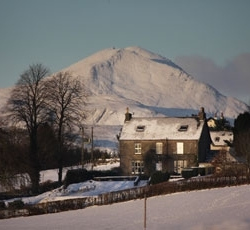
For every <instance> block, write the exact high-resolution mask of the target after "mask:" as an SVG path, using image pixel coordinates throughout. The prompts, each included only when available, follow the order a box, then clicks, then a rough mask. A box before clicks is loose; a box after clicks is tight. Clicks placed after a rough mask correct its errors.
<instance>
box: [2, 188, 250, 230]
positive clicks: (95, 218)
mask: <svg viewBox="0 0 250 230" xmlns="http://www.w3.org/2000/svg"><path fill="white" fill-rule="evenodd" d="M249 194H250V185H242V186H236V187H226V188H217V189H210V190H201V191H193V192H183V193H175V194H170V195H164V196H158V197H152V198H148V199H147V229H150V230H161V229H168V230H172V229H174V230H175V229H176V230H180V229H186V230H188V229H193V230H215V229H216V230H217V229H218V230H224V229H225V230H248V229H250V196H249ZM143 216H144V200H143V199H142V200H134V201H129V202H124V203H118V204H112V205H106V206H93V207H89V208H86V209H82V210H77V211H68V212H62V213H56V214H47V215H41V216H31V217H20V218H12V219H5V220H0V229H4V230H13V229H19V230H29V229H30V230H31V229H32V230H45V229H53V230H57V229H58V230H59V229H60V230H68V229H71V230H73V229H95V230H103V229H110V230H112V229H119V230H120V229H124V230H127V229H129V230H133V229H134V230H138V229H143Z"/></svg>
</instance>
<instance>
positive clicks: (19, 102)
mask: <svg viewBox="0 0 250 230" xmlns="http://www.w3.org/2000/svg"><path fill="white" fill-rule="evenodd" d="M48 74H49V70H48V69H47V68H46V67H44V66H43V65H42V64H34V65H31V66H29V68H28V69H27V70H26V71H25V72H24V73H23V74H21V76H20V79H19V81H18V82H17V84H16V86H15V88H14V89H13V90H12V92H11V96H10V99H9V101H8V105H7V106H8V112H9V113H10V117H11V119H12V121H14V122H17V123H20V124H21V125H23V126H24V127H25V128H26V129H27V131H28V135H29V167H28V169H27V171H28V174H29V176H30V179H31V183H32V191H33V192H34V193H37V192H38V190H39V180H40V163H39V159H38V146H37V131H38V127H39V126H40V125H41V124H42V123H44V122H45V121H46V120H47V109H46V101H45V99H46V98H47V97H46V95H45V94H46V93H47V91H46V90H45V84H44V82H43V79H44V78H45V77H46V76H47V75H48Z"/></svg>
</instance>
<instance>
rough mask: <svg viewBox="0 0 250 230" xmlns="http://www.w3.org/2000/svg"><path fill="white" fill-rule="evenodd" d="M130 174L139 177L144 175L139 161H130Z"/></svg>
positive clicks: (141, 162)
mask: <svg viewBox="0 0 250 230" xmlns="http://www.w3.org/2000/svg"><path fill="white" fill-rule="evenodd" d="M131 174H133V175H140V174H144V162H143V161H140V160H132V161H131Z"/></svg>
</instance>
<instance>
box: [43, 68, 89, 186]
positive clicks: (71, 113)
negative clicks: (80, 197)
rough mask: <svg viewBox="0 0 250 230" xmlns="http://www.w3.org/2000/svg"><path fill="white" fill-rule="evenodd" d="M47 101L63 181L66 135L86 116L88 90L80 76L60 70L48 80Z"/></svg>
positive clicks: (59, 177)
mask: <svg viewBox="0 0 250 230" xmlns="http://www.w3.org/2000/svg"><path fill="white" fill-rule="evenodd" d="M46 89H47V92H48V95H47V96H48V97H47V103H48V107H49V108H50V111H51V117H52V119H53V124H54V127H55V130H56V133H57V134H56V136H57V151H56V155H57V160H58V169H59V172H58V182H60V183H61V182H62V167H63V147H64V145H65V135H66V134H67V131H69V130H71V129H72V127H74V126H78V127H79V123H80V122H81V121H82V120H83V119H84V118H85V114H84V112H83V111H84V110H83V106H84V105H86V100H87V92H86V90H85V89H84V86H83V85H82V84H81V82H80V80H79V78H74V77H73V76H72V75H71V74H70V73H69V72H59V73H57V74H55V75H53V76H52V77H51V79H49V80H48V81H47V82H46Z"/></svg>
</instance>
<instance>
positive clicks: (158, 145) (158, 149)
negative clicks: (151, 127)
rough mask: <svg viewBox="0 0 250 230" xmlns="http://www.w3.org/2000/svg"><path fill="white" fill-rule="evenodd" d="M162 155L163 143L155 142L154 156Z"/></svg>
mask: <svg viewBox="0 0 250 230" xmlns="http://www.w3.org/2000/svg"><path fill="white" fill-rule="evenodd" d="M162 153H163V143H162V142H157V143H156V154H162Z"/></svg>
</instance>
